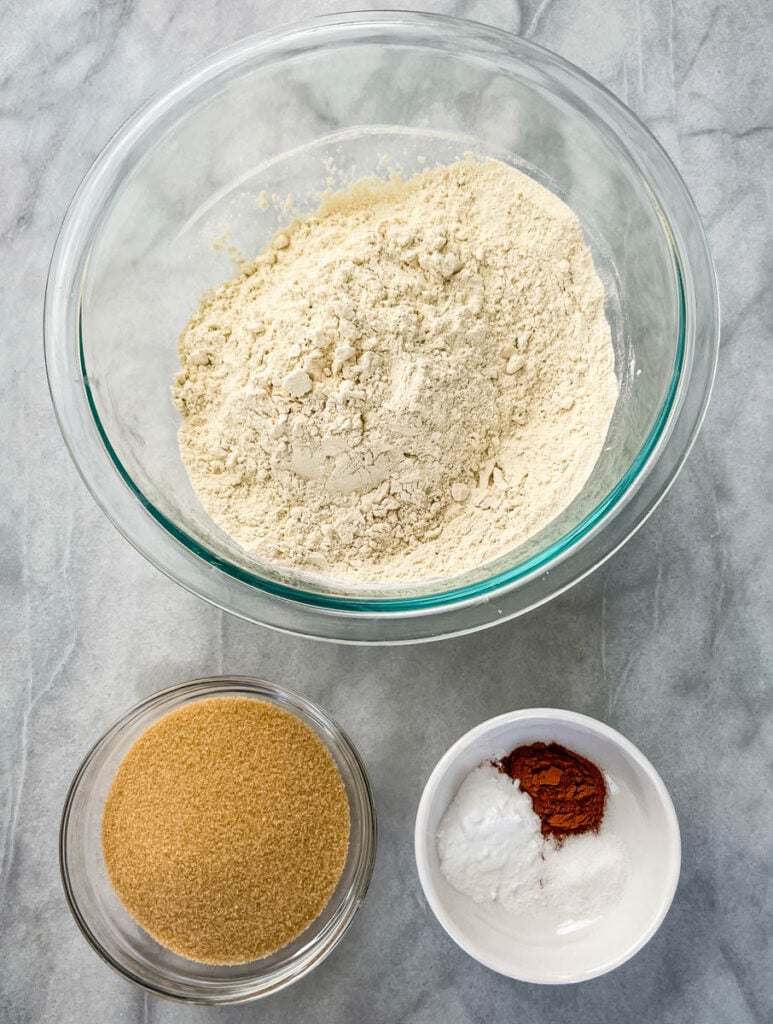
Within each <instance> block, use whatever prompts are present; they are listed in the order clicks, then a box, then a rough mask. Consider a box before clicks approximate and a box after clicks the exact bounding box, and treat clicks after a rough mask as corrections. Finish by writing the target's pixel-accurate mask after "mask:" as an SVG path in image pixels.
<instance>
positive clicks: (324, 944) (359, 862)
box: [58, 675, 378, 1006]
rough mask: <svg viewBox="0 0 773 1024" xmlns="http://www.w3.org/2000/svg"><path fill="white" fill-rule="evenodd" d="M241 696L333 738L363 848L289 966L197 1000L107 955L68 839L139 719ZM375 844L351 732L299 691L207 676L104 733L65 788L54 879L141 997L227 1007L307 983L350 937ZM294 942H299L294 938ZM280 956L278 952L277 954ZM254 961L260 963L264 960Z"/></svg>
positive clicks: (369, 795)
mask: <svg viewBox="0 0 773 1024" xmlns="http://www.w3.org/2000/svg"><path fill="white" fill-rule="evenodd" d="M239 695H244V696H248V697H250V698H253V699H257V700H263V701H265V702H268V703H272V704H274V705H276V706H278V707H281V708H284V709H285V710H287V711H289V712H290V713H291V714H294V715H296V716H297V715H298V712H301V714H302V715H303V716H304V717H301V721H305V719H306V718H307V717H308V718H310V719H312V720H313V721H315V722H316V723H318V724H319V725H320V726H321V727H322V728H323V729H324V731H325V734H326V735H325V736H322V735H320V733H319V731H317V730H316V729H315V730H314V731H315V734H316V735H317V736H318V737H319V738H320V740H321V741H322V742H323V743H324V744H325V746H326V748H328V749H330V746H331V744H330V737H332V738H333V739H334V740H335V743H336V745H337V746H338V747H339V748H340V749H341V750H343V751H344V752H345V755H346V760H347V762H348V764H349V767H350V770H351V774H352V779H353V787H354V790H355V796H356V809H355V807H354V806H352V801H351V800H350V801H349V807H350V814H352V815H354V814H355V813H358V814H359V815H360V816H361V819H362V842H361V843H360V845H359V847H357V848H355V847H354V846H353V845H352V844H351V842H350V845H349V849H348V851H347V861H346V863H347V865H348V864H349V863H350V862H352V861H353V862H354V864H355V872H354V875H353V878H352V881H351V883H350V884H349V886H348V888H347V890H346V891H345V892H344V893H343V894H342V895H341V897H340V900H339V903H338V905H337V910H336V915H335V916H334V917H333V918H331V920H330V921H329V922H327V924H326V925H325V926H324V928H323V929H322V930H321V931H319V932H318V933H316V934H315V933H314V925H315V921H312V922H311V923H310V924H309V925H308V931H309V933H310V937H309V940H308V942H307V943H306V944H305V945H304V946H303V947H302V948H301V949H299V950H296V951H295V952H294V953H293V954H292V955H291V956H290V958H289V959H288V960H287V961H285V962H280V963H279V964H277V965H275V966H274V967H273V968H272V970H271V971H270V973H268V974H267V975H266V976H265V978H264V979H261V980H260V982H256V981H254V980H249V979H246V980H245V979H236V980H234V981H232V982H230V984H229V983H228V982H221V983H218V984H219V985H220V990H218V991H217V992H216V991H214V990H213V989H208V990H207V991H206V992H205V991H204V990H202V991H201V993H199V994H192V993H183V992H180V991H171V990H168V989H165V988H163V987H162V986H161V985H159V984H156V983H154V982H153V981H150V980H149V979H146V978H143V977H142V976H141V975H140V974H139V973H137V972H135V971H134V970H131V969H130V968H128V967H127V966H125V965H123V964H121V963H120V962H119V961H118V960H116V959H115V958H114V957H113V956H112V955H111V953H110V952H108V950H106V949H105V947H104V946H103V945H102V943H101V942H100V940H99V939H98V938H97V937H96V935H95V934H94V931H93V930H92V928H91V926H90V924H89V920H88V917H87V916H86V915H85V914H84V912H83V910H82V909H81V904H80V901H79V898H78V892H77V888H76V886H74V885H73V880H72V878H71V874H70V870H69V855H68V841H69V837H70V831H69V830H70V824H71V816H72V810H73V803H74V800H75V797H76V796H77V794H78V792H79V790H80V786H81V784H82V783H83V780H84V777H85V776H86V773H87V771H88V769H89V767H90V766H91V765H92V763H93V762H94V760H95V759H96V758H97V757H98V756H99V754H100V753H102V752H103V751H104V750H105V749H106V748H108V747H109V746H110V745H111V744H112V743H114V742H115V740H116V739H117V738H118V737H119V736H120V735H121V734H122V733H123V732H125V730H126V729H127V728H128V727H129V726H131V725H132V724H134V723H137V722H138V720H141V719H142V718H143V717H145V716H147V715H148V713H149V712H152V711H154V710H157V709H159V708H160V711H159V713H158V714H156V715H154V716H152V717H151V718H150V720H149V721H148V722H147V724H146V725H145V728H146V729H147V728H150V726H151V725H153V724H154V723H155V722H158V721H159V720H160V719H161V718H163V717H164V716H165V715H166V714H169V713H170V712H171V711H174V710H176V709H177V708H179V707H182V706H183V705H184V704H187V703H191V702H195V701H198V700H206V699H209V698H217V697H219V696H221V697H228V696H239ZM377 845H378V820H377V815H376V805H375V800H374V797H373V790H372V787H371V783H370V778H369V776H368V771H367V768H366V766H365V763H364V761H363V759H362V757H361V755H360V753H359V751H358V750H357V748H356V746H355V745H354V743H353V742H352V741H351V739H350V738H349V736H348V734H347V733H346V732H345V731H344V730H343V729H342V728H341V726H340V725H339V724H338V723H337V722H336V721H335V719H334V718H333V717H332V716H331V715H330V714H329V713H328V712H327V711H325V709H324V708H322V707H321V706H320V705H319V704H317V703H316V702H315V701H312V700H310V699H309V698H308V697H306V696H304V695H303V694H301V693H298V692H297V691H296V690H293V689H290V688H289V687H286V686H281V685H279V684H277V683H270V682H268V681H266V680H263V679H257V678H254V677H252V676H241V675H223V676H204V677H201V678H199V679H189V680H185V681H184V682H180V683H174V684H172V685H170V686H166V687H164V688H163V689H161V690H157V691H155V692H154V693H152V694H150V695H149V696H147V697H145V698H143V699H142V700H140V701H138V702H137V703H135V704H133V705H132V706H131V707H130V708H129V709H128V710H127V711H125V712H124V713H123V714H122V715H121V716H120V717H119V718H117V719H116V720H115V721H114V722H113V723H112V724H111V725H110V726H109V727H108V728H107V729H106V730H105V732H104V733H103V734H102V735H101V736H100V738H99V739H98V740H97V741H96V742H95V743H94V744H93V745H92V746H91V748H90V749H89V750H88V752H87V753H86V755H85V757H84V758H83V760H82V761H81V763H80V765H79V766H78V768H77V770H76V772H75V774H74V776H73V779H72V782H71V783H70V785H69V786H68V788H67V794H66V796H65V799H64V804H63V807H62V815H61V820H60V826H59V843H58V851H59V873H60V878H61V882H62V887H63V889H64V895H65V901H66V903H67V906H68V908H69V910H70V913H71V914H72V916H73V918H74V920H75V923H76V925H77V926H78V929H79V930H80V932H81V934H82V935H83V937H84V938H85V939H86V941H87V942H88V944H89V945H90V946H91V948H92V949H93V950H94V951H95V952H96V953H97V955H98V956H99V957H100V959H102V960H103V961H104V962H105V963H106V964H107V965H108V966H109V967H111V968H112V969H113V970H114V971H115V972H116V973H117V974H119V975H120V976H121V977H123V978H124V979H126V980H127V981H130V982H132V983H133V984H135V985H137V986H138V987H140V988H141V989H143V990H144V991H146V992H151V993H152V994H153V995H157V996H161V997H162V998H164V999H168V1000H171V1001H172V1002H179V1003H188V1004H199V1005H208V1006H213V1005H225V1004H229V1003H240V1002H250V1001H252V1000H255V999H260V998H264V997H265V996H268V995H271V994H273V993H274V992H279V991H280V990H281V989H283V988H287V987H288V986H289V985H292V984H293V982H295V981H298V980H300V979H301V978H303V977H305V976H306V975H307V974H309V973H310V972H311V971H312V970H313V969H314V968H315V967H317V965H318V964H320V963H322V961H323V960H325V959H326V958H327V956H328V955H329V954H330V953H332V951H333V950H334V949H335V947H336V946H337V945H338V944H339V942H340V941H341V939H342V938H343V937H344V935H345V934H346V932H347V931H348V929H349V927H350V925H351V923H352V921H353V920H354V917H355V916H356V914H357V911H358V910H359V908H360V906H361V904H362V902H363V900H364V899H365V896H366V894H367V891H368V888H369V886H370V881H371V878H372V875H373V868H374V864H375V858H376V849H377ZM331 901H332V897H331ZM331 901H329V902H328V904H327V906H329V905H330V902H331ZM140 927H141V926H140ZM304 931H305V930H304ZM303 934H304V932H301V933H300V935H303ZM299 937H300V936H297V938H299ZM293 941H294V940H293ZM280 951H281V950H278V951H277V952H280ZM252 962H253V963H255V964H260V963H261V960H255V961H252ZM191 984H193V983H191Z"/></svg>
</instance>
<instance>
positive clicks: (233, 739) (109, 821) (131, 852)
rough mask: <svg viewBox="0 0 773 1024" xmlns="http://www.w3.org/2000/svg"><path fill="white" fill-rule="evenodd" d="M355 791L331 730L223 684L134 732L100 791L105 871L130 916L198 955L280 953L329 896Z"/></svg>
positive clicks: (171, 945)
mask: <svg viewBox="0 0 773 1024" xmlns="http://www.w3.org/2000/svg"><path fill="white" fill-rule="evenodd" d="M348 843H349V804H348V800H347V796H346V791H345V788H344V783H343V780H342V779H341V775H340V773H339V771H338V768H337V767H336V765H335V763H334V762H333V759H332V757H331V755H330V753H329V752H328V750H327V749H326V747H325V746H324V744H323V743H322V741H321V740H320V739H319V738H318V737H317V736H316V735H315V734H314V733H313V732H312V730H311V729H309V728H308V726H306V725H305V724H304V723H303V722H302V721H300V719H298V718H296V717H295V715H292V714H290V713H289V712H287V711H285V710H283V709H281V708H278V707H275V706H273V705H271V704H268V703H266V702H265V701H260V700H254V699H251V698H242V697H218V698H211V699H207V700H200V701H196V702H194V703H191V704H188V705H186V706H184V707H182V708H179V709H178V710H176V711H173V712H171V713H170V714H168V715H166V716H165V717H163V718H162V719H160V720H159V721H158V722H156V723H155V724H154V725H152V726H151V727H150V728H149V729H148V730H147V731H146V732H144V733H143V734H142V735H141V736H140V737H139V739H137V741H136V742H135V743H134V745H133V746H132V747H131V749H130V750H129V752H128V753H127V755H126V757H125V758H124V760H123V761H122V762H121V765H120V767H119V769H118V772H117V773H116V776H115V779H114V781H113V784H112V786H111V788H110V792H109V794H108V797H107V800H106V802H105V810H104V817H103V821H102V848H103V852H104V858H105V864H106V867H107V871H108V875H109V877H110V881H111V882H112V884H113V887H114V888H115V891H116V893H117V895H118V897H119V898H120V900H121V902H122V903H123V905H124V906H125V907H126V909H127V910H128V911H129V913H130V914H131V915H132V917H134V918H135V920H136V921H137V922H138V923H139V924H140V925H141V926H142V927H143V928H144V929H145V930H146V931H147V932H148V933H149V934H150V935H151V936H153V938H154V939H156V940H157V941H158V942H160V943H161V944H162V945H163V946H166V947H167V948H168V949H171V950H172V951H173V952H175V953H178V954H179V955H180V956H184V957H187V958H188V959H190V960H196V961H199V962H203V963H211V964H237V963H245V962H247V961H250V960H256V959H259V958H261V957H264V956H267V955H269V954H270V953H273V952H274V951H275V950H277V949H279V948H281V947H282V946H284V945H286V944H287V943H288V942H290V941H291V940H292V939H294V938H295V937H296V936H297V935H299V934H300V933H301V932H302V931H303V930H304V929H305V928H306V927H307V926H308V925H309V924H310V923H311V922H312V921H313V920H314V918H316V917H317V915H318V914H319V913H320V912H321V911H322V910H323V908H324V907H325V906H326V904H327V903H328V901H329V900H330V897H331V895H332V893H333V891H334V890H335V887H336V884H337V882H338V880H339V878H340V877H341V873H342V871H343V868H344V864H345V861H346V855H347V850H348Z"/></svg>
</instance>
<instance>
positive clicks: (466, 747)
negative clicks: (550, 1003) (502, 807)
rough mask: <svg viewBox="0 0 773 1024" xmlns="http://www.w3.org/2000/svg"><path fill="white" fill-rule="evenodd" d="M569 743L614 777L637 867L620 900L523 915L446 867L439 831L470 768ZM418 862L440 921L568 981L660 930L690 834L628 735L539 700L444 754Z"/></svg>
mask: <svg viewBox="0 0 773 1024" xmlns="http://www.w3.org/2000/svg"><path fill="white" fill-rule="evenodd" d="M539 740H543V741H545V742H556V743H561V744H563V745H564V746H566V747H568V748H569V749H570V750H574V751H576V752H577V753H578V754H582V755H584V756H585V757H587V758H588V759H589V760H591V761H593V762H594V763H595V764H597V765H598V766H599V768H601V769H602V771H603V772H604V774H605V776H606V779H607V787H608V800H607V809H606V812H605V823H606V824H608V827H609V828H610V830H612V831H614V832H615V833H616V834H617V835H618V836H619V838H620V839H621V840H622V842H623V844H624V846H625V849H626V854H627V860H628V876H627V881H626V885H625V889H624V891H623V894H622V896H621V898H620V900H619V902H617V903H615V904H614V905H612V906H610V907H609V908H607V909H606V910H604V911H601V912H600V913H599V915H597V916H596V917H595V918H593V919H588V920H584V921H571V920H568V919H567V920H564V921H560V920H551V921H550V922H547V920H546V921H545V922H544V925H543V924H542V923H540V924H537V925H535V922H534V921H533V920H530V921H529V922H525V921H519V920H517V919H514V918H513V917H512V916H511V915H507V914H505V912H504V911H503V910H502V909H501V908H500V907H497V906H484V905H481V904H476V903H474V902H473V901H472V900H471V899H470V898H469V897H468V896H465V895H463V894H462V893H460V892H457V891H456V890H455V889H454V888H453V887H452V886H451V885H450V884H449V883H448V882H447V881H446V879H445V878H444V876H443V875H442V873H441V871H440V864H439V860H438V854H437V844H436V834H437V829H438V825H439V823H440V820H441V819H442V817H443V814H444V813H445V811H446V808H447V807H448V805H449V803H450V802H451V800H452V799H453V797H454V795H455V793H456V791H457V789H458V788H459V786H460V784H461V782H462V781H463V779H464V778H465V776H466V775H467V773H468V772H470V771H471V770H472V769H473V768H475V767H476V766H477V765H479V764H481V763H482V762H484V761H486V760H488V759H491V758H499V757H503V756H504V755H505V754H508V753H509V752H510V751H511V750H513V749H514V748H515V747H517V746H519V745H521V744H524V743H534V742H537V741H539ZM415 844H416V866H417V869H418V872H419V879H420V881H421V884H422V888H423V889H424V895H425V896H426V898H427V902H428V903H429V905H430V907H431V908H432V911H433V913H434V914H435V916H436V917H437V919H438V921H439V922H440V923H441V925H442V926H443V927H444V928H445V930H446V931H447V932H448V934H449V935H450V936H451V938H452V939H453V940H454V942H456V943H457V944H458V945H459V946H461V948H462V949H463V950H464V951H465V952H466V953H468V954H469V955H470V956H471V957H474V958H475V959H476V960H478V961H479V962H480V963H482V964H484V965H485V966H486V967H489V968H491V969H492V970H494V971H498V972H499V973H500V974H505V975H507V976H508V977H510V978H517V979H518V980H519V981H530V982H536V983H538V984H545V985H551V984H565V983H567V982H576V981H585V980H587V979H589V978H595V977H598V975H600V974H605V973H606V972H607V971H611V970H612V969H613V968H615V967H619V966H620V964H622V963H625V961H626V960H628V959H630V957H632V956H633V955H634V954H635V953H637V952H638V951H639V950H640V949H641V948H642V947H643V946H644V945H645V944H646V943H647V942H648V941H649V940H650V939H651V938H652V936H653V935H654V934H655V932H656V931H657V930H658V928H659V927H660V924H661V922H662V921H663V918H664V917H665V916H666V913H667V912H668V908H669V907H670V906H671V901H672V899H673V897H674V892H675V891H676V885H677V881H678V880H679V868H680V864H681V842H680V838H679V824H678V822H677V819H676V812H675V811H674V805H673V803H672V802H671V798H670V796H669V795H668V791H667V790H666V787H665V786H664V784H663V781H662V780H661V778H660V776H659V775H658V773H657V772H656V771H655V769H654V768H653V767H652V765H651V764H650V763H649V761H648V760H647V759H646V758H645V757H644V755H643V754H642V753H641V752H640V751H639V750H637V749H636V747H634V745H633V744H632V743H630V742H629V741H628V740H627V739H626V738H625V737H624V736H621V735H620V733H618V732H616V731H615V730H614V729H610V727H609V726H607V725H604V724H603V723H602V722H597V721H596V720H595V719H593V718H588V717H587V716H585V715H578V714H575V713H574V712H572V711H557V710H553V709H549V708H531V709H527V710H524V711H514V712H511V713H509V714H505V715H500V716H499V717H497V718H492V719H489V721H487V722H483V723H482V724H481V725H479V726H477V727H476V728H475V729H472V730H471V731H470V732H468V733H467V734H466V735H465V736H462V738H461V739H460V740H458V741H457V742H456V743H455V744H454V745H453V746H452V747H451V749H450V750H449V751H447V753H446V754H444V755H443V757H442V758H441V759H440V761H439V762H438V764H437V765H436V767H435V770H434V771H433V772H432V774H431V776H430V778H429V781H428V782H427V785H426V786H425V788H424V793H423V794H422V797H421V800H420V802H419V809H418V812H417V814H416V831H415Z"/></svg>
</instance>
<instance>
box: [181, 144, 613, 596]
mask: <svg viewBox="0 0 773 1024" xmlns="http://www.w3.org/2000/svg"><path fill="white" fill-rule="evenodd" d="M179 351H180V361H181V370H180V372H179V373H178V375H177V377H176V381H175V386H174V396H175V401H176V403H177V406H178V408H179V410H180V412H181V413H182V417H183V419H182V424H181V427H180V431H179V443H180V452H181V457H182V461H183V463H184V465H185V467H186V469H187V471H188V474H189V476H190V479H191V482H192V484H193V487H194V489H195V491H196V493H197V495H198V497H199V499H200V501H201V503H202V505H203V507H204V509H205V510H206V511H207V512H208V513H209V515H210V516H211V517H212V519H213V520H214V521H215V522H216V523H217V524H218V525H219V526H220V527H222V529H223V530H224V531H225V532H226V533H228V534H230V536H231V537H232V538H234V540H236V541H237V542H238V543H239V544H240V545H241V546H242V547H243V548H244V549H245V550H246V551H247V552H249V553H251V554H253V555H255V556H257V557H258V558H260V559H264V560H267V561H269V562H272V563H280V564H284V565H287V566H290V567H293V568H296V569H304V570H310V571H312V572H317V573H323V574H325V575H328V576H333V577H337V578H345V579H351V580H354V581H356V582H362V583H393V582H394V583H397V582H410V581H421V580H428V579H434V578H441V577H448V576H453V575H455V574H458V573H461V572H465V571H469V570H473V569H476V568H478V567H479V566H482V565H484V564H485V563H487V562H489V561H491V560H492V559H494V558H497V557H499V556H501V555H503V554H504V553H506V552H507V551H509V550H511V549H512V548H514V547H516V546H517V545H519V544H521V543H522V542H523V541H525V540H527V539H528V538H529V537H531V536H532V535H533V534H535V533H536V532H538V531H539V530H540V529H541V528H542V527H544V526H546V525H547V524H548V523H549V522H550V521H551V520H553V519H554V518H555V517H556V516H557V515H558V514H559V513H560V512H561V511H562V510H563V509H564V508H566V506H567V505H568V504H569V503H570V502H571V501H572V499H573V498H574V497H575V496H576V495H577V494H578V493H579V492H580V490H581V489H582V487H583V485H584V483H585V482H586V480H587V479H588V476H589V475H590V473H591V471H592V469H593V466H594V465H595V463H596V460H597V459H598V456H599V454H600V452H601V450H602V447H603V445H604V440H605V437H606V434H607V429H608V427H609V423H610V419H611V416H612V412H613V410H614V407H615V403H616V400H617V395H618V385H617V380H616V377H615V370H614V353H613V348H612V342H611V333H610V328H609V324H608V323H607V320H606V317H605V313H604V288H603V285H602V283H601V281H600V279H599V277H598V276H597V274H596V271H595V268H594V265H593V258H592V255H591V251H590V248H589V247H588V245H587V243H586V242H585V239H584V236H583V231H582V227H581V225H580V222H579V220H578V219H577V217H576V216H575V214H574V213H573V212H572V210H571V209H570V208H569V207H568V206H567V205H566V204H565V203H564V202H562V201H561V200H560V199H559V198H558V197H557V196H556V195H554V194H553V193H552V192H550V191H548V190H547V189H546V188H544V187H543V186H542V185H540V184H539V183H538V182H536V181H534V180H533V179H531V178H529V177H528V176H527V175H525V174H522V173H521V172H520V171H518V170H516V169H515V168H513V167H509V166H507V165H505V164H503V163H500V162H498V161H496V160H486V161H483V162H477V161H475V160H473V159H465V160H461V161H458V162H457V163H455V164H452V165H450V166H447V167H438V168H433V169H431V170H427V171H424V172H422V173H420V174H417V175H416V176H414V177H413V178H411V179H410V180H409V181H401V180H397V179H393V180H391V181H389V182H384V181H376V180H372V181H368V180H366V181H364V182H360V183H359V184H357V185H355V186H354V187H353V188H352V189H350V190H349V191H347V192H343V193H337V194H335V195H333V196H330V197H328V198H327V199H326V200H325V201H324V202H323V204H322V206H321V207H320V209H319V210H317V211H316V212H315V213H312V214H310V215H308V216H306V217H303V218H301V219H299V220H296V221H295V222H294V223H293V224H291V225H289V226H288V227H287V228H285V229H284V230H283V231H281V232H280V233H278V234H277V235H275V237H274V239H273V241H272V243H271V245H270V246H269V247H268V248H267V250H266V251H265V252H263V253H262V254H261V255H260V256H259V257H258V258H256V260H254V261H253V262H252V263H250V264H248V265H245V267H244V269H243V273H242V274H241V276H240V277H238V278H237V279H235V280H233V281H230V282H228V283H226V284H224V285H222V286H221V287H219V288H218V289H217V290H216V291H215V292H214V294H212V295H210V296H209V297H207V298H206V299H205V300H204V302H203V303H202V305H201V308H200V309H199V310H198V312H197V313H196V314H195V315H194V316H193V318H192V319H191V321H190V323H189V324H188V326H187V328H186V329H185V331H184V332H183V333H182V335H181V337H180V345H179Z"/></svg>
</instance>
